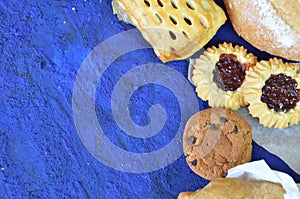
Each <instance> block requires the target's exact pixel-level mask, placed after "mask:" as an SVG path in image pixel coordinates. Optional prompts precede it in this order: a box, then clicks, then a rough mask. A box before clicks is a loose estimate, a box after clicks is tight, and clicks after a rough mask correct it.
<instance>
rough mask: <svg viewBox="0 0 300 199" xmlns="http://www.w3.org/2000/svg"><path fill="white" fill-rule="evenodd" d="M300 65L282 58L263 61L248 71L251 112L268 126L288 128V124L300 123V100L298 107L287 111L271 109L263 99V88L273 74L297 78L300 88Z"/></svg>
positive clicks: (246, 81) (247, 96)
mask: <svg viewBox="0 0 300 199" xmlns="http://www.w3.org/2000/svg"><path fill="white" fill-rule="evenodd" d="M298 69H299V66H298V65H296V64H289V63H283V62H282V60H281V59H276V58H274V59H270V60H268V61H261V62H259V63H257V65H256V66H255V67H254V68H252V69H250V70H249V71H248V75H247V76H246V79H245V86H246V88H247V89H246V90H245V92H244V95H245V99H246V101H248V103H249V106H248V109H249V112H250V114H251V115H252V116H253V117H258V118H259V122H260V123H261V124H262V125H264V126H266V127H273V126H274V127H275V128H280V129H282V128H286V127H288V125H294V124H298V123H299V121H300V102H298V103H297V104H296V107H295V108H294V109H292V110H290V111H287V112H276V111H274V110H273V109H269V108H268V106H267V104H266V103H264V102H262V101H261V96H262V88H263V86H264V85H265V81H266V80H267V79H269V77H270V76H271V75H272V74H273V75H276V74H280V73H283V74H285V75H288V76H290V77H292V78H293V79H295V80H296V82H297V83H298V87H297V89H300V74H299V73H297V71H298Z"/></svg>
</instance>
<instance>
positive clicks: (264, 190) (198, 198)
mask: <svg viewBox="0 0 300 199" xmlns="http://www.w3.org/2000/svg"><path fill="white" fill-rule="evenodd" d="M285 193H286V191H285V190H284V188H283V187H282V185H281V184H276V183H273V182H268V181H263V180H243V179H239V178H218V179H214V180H212V181H211V182H210V183H209V184H208V185H207V186H205V187H204V188H203V189H198V190H196V191H195V192H183V193H180V194H179V196H178V199H212V198H223V199H232V198H255V199H283V198H284V194H285Z"/></svg>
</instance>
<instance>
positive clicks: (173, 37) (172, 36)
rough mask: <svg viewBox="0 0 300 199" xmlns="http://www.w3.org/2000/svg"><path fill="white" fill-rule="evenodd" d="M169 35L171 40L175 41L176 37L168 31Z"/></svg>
mask: <svg viewBox="0 0 300 199" xmlns="http://www.w3.org/2000/svg"><path fill="white" fill-rule="evenodd" d="M169 35H170V37H171V38H172V39H173V40H176V35H175V34H174V33H173V32H172V31H169Z"/></svg>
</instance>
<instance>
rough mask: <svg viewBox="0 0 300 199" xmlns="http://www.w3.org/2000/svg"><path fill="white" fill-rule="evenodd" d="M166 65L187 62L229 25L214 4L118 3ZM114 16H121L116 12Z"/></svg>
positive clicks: (175, 0) (202, 0) (170, 0)
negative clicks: (173, 62) (180, 60)
mask: <svg viewBox="0 0 300 199" xmlns="http://www.w3.org/2000/svg"><path fill="white" fill-rule="evenodd" d="M115 2H116V4H117V5H118V6H119V7H120V9H122V10H124V11H125V12H126V13H127V15H128V17H129V19H130V21H131V23H132V24H133V25H135V26H136V27H137V28H138V29H139V30H140V31H141V33H142V35H143V37H144V38H145V39H146V40H147V41H148V42H149V43H150V44H151V45H152V47H153V48H154V51H155V53H156V54H157V56H158V57H159V58H160V59H161V60H162V61H163V62H167V61H171V60H179V59H185V58H188V57H190V56H191V55H193V54H194V53H195V52H196V51H198V50H200V49H201V48H202V47H203V46H204V45H205V44H206V43H207V42H208V41H209V40H210V39H211V38H212V37H213V36H214V35H215V34H216V32H217V30H218V29H219V28H220V26H221V25H223V24H224V23H225V21H226V15H225V13H224V11H223V10H222V8H220V7H219V6H218V5H217V4H216V3H215V2H214V1H211V0H199V1H193V0H155V1H154V0H139V1H137V0H135V1H132V0H115ZM115 13H118V12H117V11H116V9H115Z"/></svg>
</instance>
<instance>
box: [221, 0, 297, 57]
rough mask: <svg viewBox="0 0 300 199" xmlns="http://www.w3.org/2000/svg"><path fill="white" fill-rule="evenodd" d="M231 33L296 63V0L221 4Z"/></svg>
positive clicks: (241, 0) (227, 0)
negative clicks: (227, 18) (225, 11)
mask: <svg viewBox="0 0 300 199" xmlns="http://www.w3.org/2000/svg"><path fill="white" fill-rule="evenodd" d="M224 4H225V7H226V10H227V12H228V15H229V18H230V21H231V23H232V25H233V27H234V29H235V31H236V32H237V33H238V34H239V35H240V36H242V37H243V38H244V39H245V40H246V41H248V42H249V43H251V44H252V45H253V46H254V47H256V48H258V49H260V50H262V51H266V52H268V53H270V54H273V55H276V56H281V57H284V58H286V59H289V60H295V61H300V51H299V49H300V21H299V18H300V1H299V0H224Z"/></svg>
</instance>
